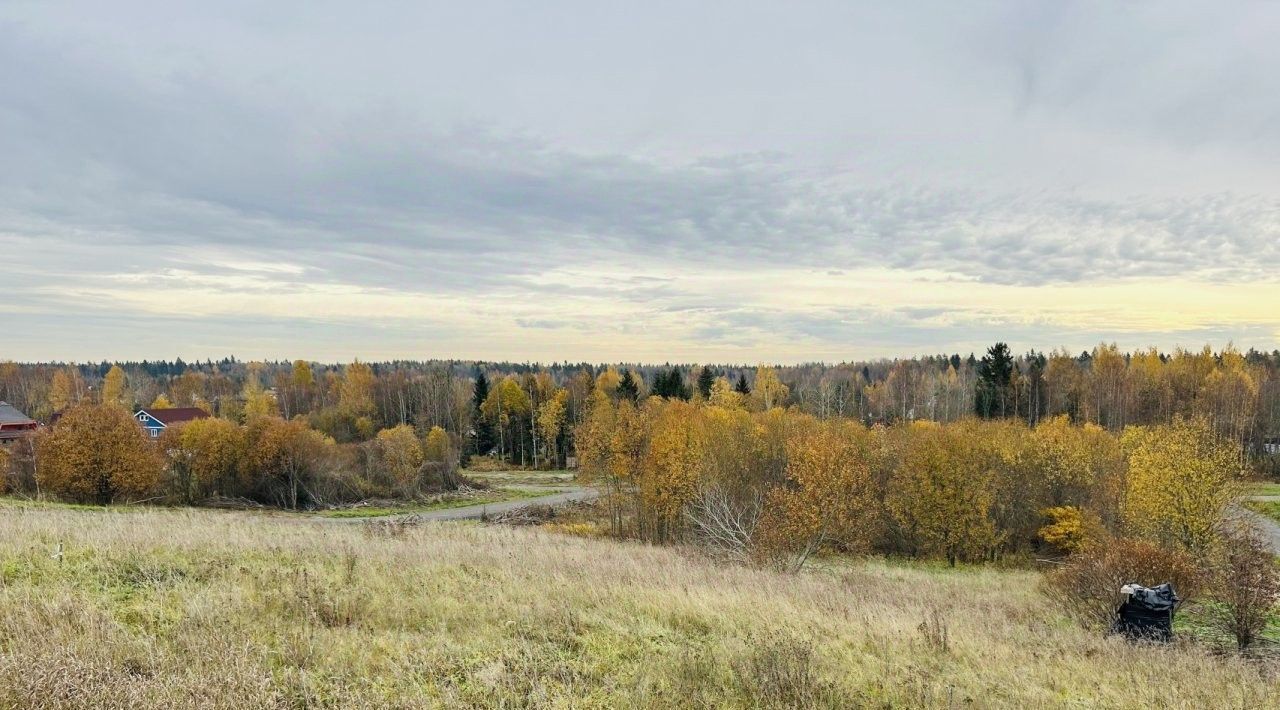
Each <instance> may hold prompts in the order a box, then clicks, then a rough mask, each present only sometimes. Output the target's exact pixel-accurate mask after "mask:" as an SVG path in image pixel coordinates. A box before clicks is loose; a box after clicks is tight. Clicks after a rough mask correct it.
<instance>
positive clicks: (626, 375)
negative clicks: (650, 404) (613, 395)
mask: <svg viewBox="0 0 1280 710" xmlns="http://www.w3.org/2000/svg"><path fill="white" fill-rule="evenodd" d="M618 396H619V397H622V398H625V399H629V400H631V401H632V402H635V401H637V400H639V399H640V386H639V385H638V384H636V378H635V376H634V375H632V374H631V370H630V369H626V370H623V371H622V380H621V381H619V382H618Z"/></svg>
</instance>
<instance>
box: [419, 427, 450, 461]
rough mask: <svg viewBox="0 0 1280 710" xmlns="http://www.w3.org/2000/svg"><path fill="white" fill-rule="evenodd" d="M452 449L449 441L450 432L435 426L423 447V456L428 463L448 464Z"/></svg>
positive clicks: (428, 433)
mask: <svg viewBox="0 0 1280 710" xmlns="http://www.w3.org/2000/svg"><path fill="white" fill-rule="evenodd" d="M452 448H453V444H452V442H450V441H449V432H447V431H445V430H444V429H441V428H440V427H438V426H433V427H431V431H429V432H427V440H426V443H425V444H424V445H423V455H424V457H425V459H426V460H427V461H432V462H435V463H447V462H448V460H449V456H450V450H451V449H452Z"/></svg>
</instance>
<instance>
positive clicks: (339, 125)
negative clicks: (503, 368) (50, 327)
mask: <svg viewBox="0 0 1280 710" xmlns="http://www.w3.org/2000/svg"><path fill="white" fill-rule="evenodd" d="M81 10H82V11H81V12H79V13H75V12H71V11H67V10H62V11H59V10H58V9H56V8H50V7H47V6H42V5H40V4H30V5H27V6H25V7H23V8H18V7H17V6H12V7H10V8H5V9H0V87H4V88H3V89H0V155H2V156H4V158H3V159H4V162H5V166H4V168H3V169H0V244H5V245H17V246H18V247H20V248H14V249H11V250H9V254H11V255H12V256H10V257H9V258H8V260H7V261H4V262H0V277H3V278H4V280H5V281H6V282H7V283H8V284H9V285H10V286H11V288H13V289H15V290H18V291H19V293H20V297H19V299H18V301H17V303H20V304H21V305H22V307H23V308H27V309H33V310H40V309H43V310H44V312H46V313H48V314H51V315H53V314H63V313H67V312H68V311H67V310H66V309H67V308H68V307H69V306H68V304H67V303H66V302H64V301H59V300H57V299H54V298H52V297H49V296H47V295H44V294H45V291H43V290H42V289H43V288H44V287H45V286H47V285H48V283H49V282H51V281H64V282H66V281H70V282H80V281H94V280H95V279H103V278H106V277H109V276H118V275H120V274H126V275H133V276H136V277H137V278H139V279H141V280H143V281H144V282H146V283H150V284H154V285H155V286H156V288H158V289H163V284H164V283H165V277H166V274H169V273H172V270H175V269H176V270H179V271H183V272H194V273H197V274H199V275H202V276H207V277H210V278H212V279H215V284H216V279H219V278H227V279H229V278H230V277H232V276H234V275H236V274H237V273H239V271H238V270H237V269H236V268H234V267H229V266H227V265H226V263H227V262H228V261H231V260H241V261H254V262H267V263H277V264H290V265H297V266H300V267H304V269H305V271H303V272H302V273H289V272H278V273H271V274H269V275H268V276H267V277H264V278H265V279H268V280H266V281H264V282H263V283H269V284H271V288H273V289H275V290H277V291H280V292H283V293H288V292H289V290H290V289H301V288H303V287H304V286H306V285H310V284H314V283H317V282H319V283H327V284H337V285H355V286H359V287H364V288H382V289H390V290H401V291H414V292H421V293H430V294H446V295H453V296H459V297H463V298H474V299H477V300H479V299H483V298H486V297H487V296H489V295H492V294H501V295H508V296H509V295H515V296H517V297H521V298H527V299H530V300H532V299H536V298H556V297H563V298H580V299H598V300H601V301H604V302H614V303H620V304H627V305H631V306H635V305H637V304H642V305H643V304H650V305H652V307H653V308H654V309H655V310H657V311H662V312H677V311H680V312H684V313H688V314H689V316H690V317H691V318H697V319H698V320H699V324H698V325H695V326H693V327H695V328H702V330H701V331H698V333H699V335H698V337H706V338H712V339H727V338H732V339H734V342H742V337H740V336H738V335H733V334H731V333H729V332H726V331H724V330H723V328H721V327H720V326H717V325H707V324H705V323H702V322H701V321H702V319H703V318H704V317H709V316H710V315H716V316H723V317H725V318H726V319H727V321H726V322H727V323H728V324H729V325H730V326H731V328H732V327H738V328H742V329H747V330H746V332H755V331H751V330H749V329H750V328H754V327H756V326H755V325H753V324H756V323H758V322H759V321H758V317H759V316H760V314H751V315H750V318H748V317H747V316H746V315H743V314H737V315H735V312H733V311H732V310H730V311H729V312H728V313H725V312H723V309H722V308H721V307H720V306H719V305H717V304H706V303H701V302H697V303H695V302H693V301H694V300H695V299H694V297H692V296H689V295H687V294H685V293H683V292H682V286H681V284H680V280H679V278H676V277H674V276H673V277H672V278H669V279H662V278H654V277H653V275H652V274H650V273H646V274H645V275H639V274H633V275H627V274H626V272H627V266H628V264H630V263H633V262H637V261H644V262H645V264H646V266H648V267H649V271H651V270H652V265H653V264H655V263H656V264H662V263H670V264H672V265H673V266H679V267H681V268H682V269H686V270H693V271H697V272H700V273H704V274H705V273H712V274H714V273H727V272H741V271H749V270H752V269H761V268H765V267H772V266H776V265H787V266H803V267H806V268H811V269H813V270H814V271H821V272H825V273H827V274H828V275H833V274H840V273H842V272H846V271H851V270H855V269H858V268H861V267H868V266H887V267H891V268H897V269H930V270H936V271H938V272H942V273H940V274H939V275H938V276H937V278H939V279H947V278H958V279H964V280H978V281H982V282H991V283H1002V284H1020V285H1035V284H1044V283H1079V282H1097V281H1106V280H1111V279H1117V278H1125V277H1148V278H1161V277H1169V276H1174V275H1182V274H1187V273H1189V272H1193V271H1194V272H1201V273H1203V272H1212V275H1213V278H1216V279H1219V280H1223V281H1226V280H1244V281H1260V280H1274V279H1275V278H1276V276H1275V271H1274V268H1273V265H1274V264H1275V263H1277V262H1280V199H1278V197H1277V193H1276V188H1277V186H1278V185H1280V180H1278V178H1277V175H1276V173H1275V170H1274V161H1273V160H1272V159H1273V158H1275V157H1277V155H1278V150H1277V149H1278V148H1280V132H1277V128H1276V127H1277V126H1280V122H1277V121H1275V120H1274V119H1275V118H1276V117H1277V116H1280V98H1277V97H1280V91H1275V89H1280V85H1278V84H1277V82H1278V81H1280V72H1276V71H1275V66H1276V63H1277V62H1278V61H1280V54H1278V51H1280V50H1277V46H1278V45H1276V44H1275V43H1274V42H1271V41H1270V40H1269V38H1268V36H1267V32H1266V30H1267V29H1268V28H1275V27H1277V26H1278V24H1277V23H1280V13H1277V12H1275V11H1269V10H1267V9H1265V8H1257V7H1251V8H1249V11H1248V13H1245V14H1246V15H1247V17H1237V16H1235V14H1233V13H1231V12H1229V11H1220V12H1206V10H1205V8H1198V7H1194V6H1187V7H1184V8H1179V10H1178V11H1176V12H1173V11H1170V12H1166V11H1165V9H1164V8H1160V9H1159V10H1158V11H1154V12H1152V11H1148V10H1144V9H1122V10H1113V9H1106V8H1097V7H1094V8H1092V9H1089V8H1082V7H1076V6H1072V7H1059V6H1043V5H1040V6H1030V5H1026V4H1022V3H1012V4H1007V3H989V4H982V5H980V6H973V7H966V8H958V7H947V6H938V7H933V8H930V9H929V10H927V11H924V10H911V9H906V10H898V9H888V8H887V6H886V7H878V8H877V7H872V8H853V9H851V8H849V7H846V6H844V5H843V4H839V3H833V4H823V3H819V4H817V5H814V6H809V7H804V8H800V7H797V8H794V9H789V10H788V11H786V12H779V11H777V10H776V9H771V8H765V7H763V6H760V7H757V6H752V5H750V4H748V6H747V7H743V8H741V11H740V12H734V13H730V14H732V17H727V18H726V17H724V15H725V14H726V13H724V12H717V11H716V10H715V9H714V8H713V9H706V8H703V9H700V10H697V11H694V10H687V11H682V16H685V19H686V20H687V24H686V25H684V26H683V27H684V29H683V30H682V31H681V32H679V33H676V35H673V36H672V37H671V38H670V40H669V42H670V47H669V48H668V49H669V52H668V53H667V54H665V55H664V56H661V57H655V56H652V54H653V53H652V52H651V51H649V52H648V54H647V55H644V54H642V53H641V52H640V51H639V50H640V49H641V48H643V49H646V50H648V49H650V48H649V46H648V43H647V41H645V37H648V36H651V33H648V32H647V30H649V29H654V28H662V27H667V26H668V25H670V22H669V21H668V15H666V14H665V13H664V12H663V10H662V8H655V9H653V10H651V11H646V12H636V13H635V14H636V16H635V17H634V18H631V19H632V20H633V23H632V24H633V27H632V29H631V30H628V29H627V28H626V27H618V26H615V25H614V24H609V25H608V26H607V27H603V26H602V27H601V28H599V31H600V33H601V34H600V36H596V35H592V34H591V33H587V32H582V31H581V30H583V29H584V27H582V26H581V25H580V24H578V23H588V22H590V21H591V20H592V18H591V17H590V16H589V13H585V14H582V15H579V14H575V13H552V14H553V15H555V16H556V17H557V18H558V19H556V20H555V21H554V22H552V21H550V20H548V19H546V18H540V17H529V16H527V15H524V14H522V15H520V17H521V20H520V21H519V22H517V21H514V20H511V18H512V17H513V16H514V15H513V13H514V12H515V10H514V9H512V8H502V7H499V8H498V9H497V10H496V11H495V10H492V9H491V10H490V11H488V12H478V13H477V14H472V13H470V12H468V11H462V10H457V11H456V12H452V13H451V14H445V13H442V12H441V10H440V7H431V8H425V9H423V8H416V7H410V6H401V7H397V8H396V10H397V12H401V13H404V15H405V20H404V22H403V23H401V25H399V26H390V25H392V24H393V23H389V22H382V23H381V24H380V23H379V18H378V17H376V16H374V15H375V14H376V13H374V14H366V13H352V14H353V15H359V16H358V17H355V16H346V17H344V16H343V11H340V10H336V11H335V16H334V17H328V18H326V17H319V16H315V17H312V16H307V17H296V18H291V15H307V13H290V12H288V11H286V10H283V9H277V10H263V9H254V10H247V9H245V8H243V7H240V8H229V9H228V10H227V12H226V17H222V16H221V13H213V14H210V15H206V14H204V13H203V12H201V11H197V10H183V9H181V8H176V7H175V8H169V9H167V10H166V11H165V12H163V13H160V14H159V16H156V17H154V18H153V17H152V16H151V14H150V11H149V10H147V9H145V8H142V6H141V5H139V6H133V5H130V4H129V3H123V4H121V6H120V7H118V8H112V11H111V12H106V11H104V10H102V9H95V8H93V7H92V6H86V7H84V8H81ZM246 13H247V14H246ZM921 13H924V14H926V15H928V19H929V20H930V21H929V22H922V21H921ZM117 15H118V16H117ZM215 15H216V16H215ZM565 15H573V16H572V17H565ZM1153 15H1154V16H1153ZM1206 16H1207V17H1208V18H1209V19H1206ZM495 18H496V20H495ZM502 18H507V19H508V22H505V23H504V22H502ZM1215 18H1216V19H1215ZM595 19H596V20H599V19H600V18H598V17H597V18H595ZM150 20H154V22H150ZM450 21H452V22H456V23H457V24H458V26H459V27H465V28H466V29H467V31H469V32H473V33H477V34H476V36H477V37H483V38H484V41H477V40H475V39H474V38H468V37H467V36H463V33H461V32H460V31H458V32H453V33H452V34H456V35H458V36H453V37H451V36H449V35H450V34H451V32H450V25H449V22H450ZM495 22H496V24H495ZM521 22H527V23H529V24H530V27H528V28H526V27H524V26H522V25H521V24H520V23H521ZM540 23H541V24H540ZM1249 23H1251V24H1249ZM1147 24H1149V25H1150V27H1151V28H1152V29H1150V30H1149V31H1148V32H1146V33H1144V36H1145V37H1146V38H1147V39H1146V40H1145V41H1144V42H1141V43H1135V42H1132V41H1128V40H1129V39H1130V38H1131V37H1132V36H1134V34H1135V33H1136V32H1137V30H1138V28H1141V27H1143V26H1144V25H1147ZM711 28H716V29H722V30H723V31H717V32H709V31H707V30H709V29H711ZM539 31H544V32H545V34H546V35H547V36H548V37H550V38H551V39H553V40H556V41H555V42H551V41H545V42H544V41H541V40H540V35H539ZM121 38H124V39H121ZM426 38H429V39H430V41H427V39H426ZM751 38H755V39H754V40H752V39H751ZM762 38H763V39H764V40H767V42H764V43H765V44H769V43H772V42H776V43H777V45H776V46H777V47H778V51H777V53H776V55H775V56H772V57H771V56H766V55H761V54H760V53H759V52H752V51H747V50H752V49H758V47H757V45H756V44H755V43H754V42H760V41H762ZM890 39H892V41H890ZM125 40H128V41H125ZM707 42H710V43H711V44H712V45H714V46H711V47H708V45H707V44H706V43H707ZM612 45H617V46H619V47H623V48H625V49H624V50H619V51H615V52H611V51H609V50H610V49H611V46H612ZM1189 49H1191V50H1199V51H1198V53H1197V54H1195V55H1194V56H1196V57H1199V58H1201V59H1202V60H1203V63H1202V64H1201V65H1200V66H1199V69H1198V70H1197V71H1182V67H1183V64H1182V62H1184V61H1185V58H1186V57H1187V56H1188V54H1187V51H1188V50H1189ZM1184 160H1185V165H1184V164H1183V161H1184ZM1204 165H1210V166H1215V167H1214V170H1215V171H1214V172H1209V173H1207V174H1201V173H1199V172H1197V171H1198V170H1199V168H1200V167H1201V166H1204ZM1169 166H1173V167H1172V169H1169ZM1161 170H1165V172H1163V173H1162V172H1160V171H1161ZM1223 175H1227V176H1229V177H1231V179H1230V180H1227V179H1223V178H1222V176H1223ZM993 176H994V177H993ZM1239 176H1243V177H1239ZM1251 176H1260V178H1259V180H1258V181H1257V182H1256V186H1254V185H1253V184H1252V183H1249V182H1248V180H1246V179H1245V178H1248V177H1251ZM1165 178H1168V180H1167V183H1168V184H1166V181H1165ZM1242 183H1243V184H1244V186H1243V188H1242ZM602 265H603V266H610V267H613V271H614V272H621V273H622V274H623V276H622V277H621V278H618V279H616V280H615V281H613V282H608V283H603V284H602V283H600V282H599V281H594V280H588V279H583V280H582V283H574V282H569V283H564V282H562V281H554V282H548V281H545V280H542V279H540V277H543V276H545V275H546V274H548V273H551V272H560V273H570V274H572V273H574V272H575V271H577V272H581V273H589V272H592V271H595V270H598V269H599V267H601V266H602ZM228 283H229V284H233V285H227V286H224V287H221V288H224V289H226V290H237V289H240V290H245V289H250V288H256V287H252V286H245V285H243V284H242V283H241V282H231V281H228ZM214 287H215V288H217V286H216V285H215V286H214ZM261 288H266V287H265V286H263V287H261ZM699 298H702V297H699ZM89 307H90V308H92V304H89ZM936 315H939V314H937V313H931V312H918V313H910V312H903V313H896V314H893V315H892V316H891V317H888V316H886V317H885V318H884V319H880V320H878V319H877V318H876V317H869V316H866V315H863V314H856V313H843V314H839V313H837V314H833V313H825V312H824V313H814V314H813V315H812V317H803V316H800V317H796V316H794V315H788V316H786V317H785V318H782V317H779V318H777V319H775V320H774V321H772V322H769V320H768V318H766V319H765V321H766V322H767V323H768V326H769V328H772V329H777V330H778V331H780V332H786V333H789V334H793V335H795V336H798V337H813V338H824V339H828V340H832V339H834V340H840V339H845V338H851V337H855V336H857V337H878V338H908V339H909V338H910V337H915V334H919V335H920V337H921V338H927V337H939V333H940V332H943V333H944V334H945V335H946V337H953V338H954V337H959V334H960V332H959V331H958V330H955V329H952V330H949V331H939V330H938V329H937V328H935V327H934V326H932V325H928V324H927V321H928V320H929V319H930V318H932V317H934V316H936ZM913 322H921V323H925V325H923V326H922V327H921V328H920V329H918V330H911V329H909V328H908V329H907V330H906V331H904V330H903V326H902V324H904V323H907V324H909V323H913ZM518 325H520V326H522V327H526V328H531V329H550V328H565V329H570V328H576V329H583V328H588V327H590V325H589V324H584V323H578V322H576V321H571V320H562V319H554V318H547V319H542V318H530V319H526V320H524V321H518ZM597 327H599V328H601V329H604V328H606V327H609V328H612V327H614V326H613V325H612V324H610V325H608V326H606V325H599V326H597ZM618 327H619V328H625V327H635V328H643V325H639V324H638V325H635V326H618ZM757 336H758V337H759V339H760V340H761V341H763V340H766V339H767V333H765V332H764V331H761V332H759V333H757V334H756V335H752V336H750V337H751V338H756V337H757ZM753 342H754V340H753Z"/></svg>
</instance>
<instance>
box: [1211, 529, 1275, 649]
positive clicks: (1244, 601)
mask: <svg viewBox="0 0 1280 710" xmlns="http://www.w3.org/2000/svg"><path fill="white" fill-rule="evenodd" d="M1216 557H1217V559H1216V560H1215V564H1214V565H1213V597H1214V601H1216V602H1217V604H1216V605H1213V606H1211V607H1210V608H1209V618H1210V623H1211V624H1212V625H1213V626H1214V627H1216V628H1218V629H1220V630H1222V631H1223V632H1225V633H1226V634H1228V635H1229V636H1231V637H1232V638H1234V639H1235V641H1236V648H1238V649H1239V650H1240V651H1245V650H1247V649H1248V648H1249V647H1250V646H1252V645H1254V643H1255V642H1257V641H1258V640H1259V639H1260V637H1261V634H1262V632H1263V630H1264V629H1266V628H1267V624H1268V623H1270V621H1271V618H1272V616H1273V614H1274V613H1275V611H1276V605H1277V603H1278V602H1280V570H1277V568H1276V560H1275V557H1274V555H1273V554H1272V550H1271V548H1270V546H1269V545H1268V544H1267V542H1266V540H1265V539H1263V537H1262V533H1260V532H1259V531H1258V530H1256V529H1254V528H1253V527H1250V526H1249V525H1247V524H1236V525H1233V526H1230V527H1228V528H1227V530H1226V532H1225V534H1224V535H1223V540H1222V544H1221V545H1220V546H1219V550H1218V552H1217V555H1216Z"/></svg>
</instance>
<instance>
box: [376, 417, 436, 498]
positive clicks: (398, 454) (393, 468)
mask: <svg viewBox="0 0 1280 710" xmlns="http://www.w3.org/2000/svg"><path fill="white" fill-rule="evenodd" d="M436 430H439V431H440V432H441V433H443V432H444V430H443V429H440V428H439V427H435V428H434V429H432V431H433V432H434V431H436ZM377 442H378V451H379V454H380V457H381V460H382V465H383V467H384V468H385V469H386V471H387V473H389V474H390V475H391V477H392V478H393V479H394V480H395V482H396V484H397V485H399V486H400V487H401V488H408V487H409V486H411V485H413V482H414V480H415V479H416V478H417V475H418V469H419V468H420V467H421V466H422V462H423V461H424V460H425V459H424V456H423V450H422V442H420V441H418V434H417V432H415V431H414V430H413V427H411V426H409V425H408V424H398V425H396V426H394V427H391V428H390V429H383V430H382V431H380V432H378V436H377Z"/></svg>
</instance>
